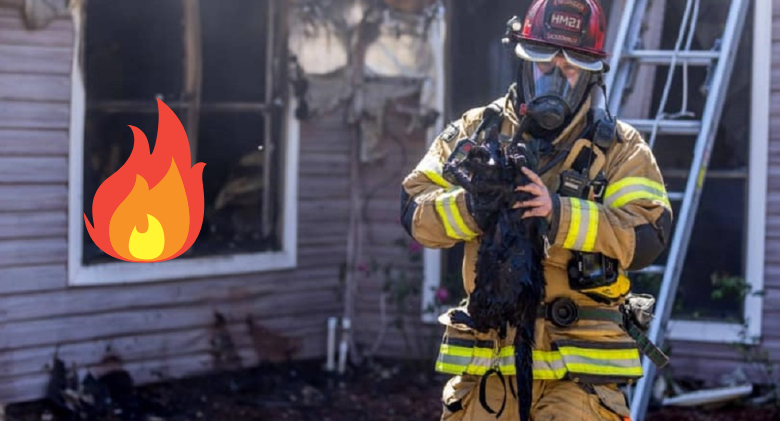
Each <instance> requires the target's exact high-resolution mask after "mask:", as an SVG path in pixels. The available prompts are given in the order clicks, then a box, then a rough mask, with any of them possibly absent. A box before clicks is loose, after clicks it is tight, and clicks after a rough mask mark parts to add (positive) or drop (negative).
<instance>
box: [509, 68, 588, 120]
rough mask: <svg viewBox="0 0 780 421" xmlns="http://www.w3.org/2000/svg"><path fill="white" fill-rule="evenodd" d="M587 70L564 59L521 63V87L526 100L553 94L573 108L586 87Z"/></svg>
mask: <svg viewBox="0 0 780 421" xmlns="http://www.w3.org/2000/svg"><path fill="white" fill-rule="evenodd" d="M589 79H590V77H589V74H588V72H586V71H584V70H581V69H579V68H576V67H574V66H571V65H570V64H568V63H566V62H565V61H564V60H553V61H551V62H547V63H529V62H525V63H524V65H523V89H524V92H525V97H526V99H527V100H529V101H531V100H533V99H534V98H540V97H544V96H555V97H558V98H560V99H561V100H563V101H564V102H566V104H567V105H568V106H569V107H570V108H571V109H575V108H576V107H577V106H578V105H579V102H580V100H581V99H582V96H583V94H584V93H585V90H586V89H587V85H588V81H589Z"/></svg>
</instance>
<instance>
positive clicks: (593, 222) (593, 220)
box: [575, 200, 599, 251]
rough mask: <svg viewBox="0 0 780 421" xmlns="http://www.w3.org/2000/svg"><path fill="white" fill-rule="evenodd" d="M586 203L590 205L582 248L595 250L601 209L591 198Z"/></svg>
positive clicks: (583, 249)
mask: <svg viewBox="0 0 780 421" xmlns="http://www.w3.org/2000/svg"><path fill="white" fill-rule="evenodd" d="M585 203H586V204H587V206H588V212H587V213H588V229H587V230H586V231H585V241H584V242H583V244H582V248H581V249H580V250H582V251H593V249H594V248H596V234H597V233H598V230H599V209H598V207H596V204H595V203H593V202H591V201H589V200H587V201H585ZM575 247H576V246H575Z"/></svg>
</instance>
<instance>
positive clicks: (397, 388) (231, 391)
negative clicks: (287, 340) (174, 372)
mask: <svg viewBox="0 0 780 421" xmlns="http://www.w3.org/2000/svg"><path fill="white" fill-rule="evenodd" d="M426 364H427V365H426ZM426 364H420V363H417V364H413V363H403V362H398V361H385V362H383V363H381V364H373V365H367V366H366V367H363V368H361V369H354V368H352V369H351V370H348V371H347V374H346V375H345V376H344V377H341V378H340V377H338V376H337V375H335V374H331V373H327V372H325V371H324V370H323V369H322V367H323V361H305V362H295V363H290V364H274V365H271V364H265V365H263V366H261V367H255V368H252V369H243V370H235V371H223V372H221V373H218V374H211V375H205V376H201V377H196V378H190V379H183V380H175V381H169V382H165V383H158V384H154V385H148V386H142V387H137V386H134V385H133V379H132V378H131V377H130V376H129V374H128V373H126V372H124V371H121V370H117V371H113V372H111V373H108V374H106V375H103V376H100V377H92V376H86V377H84V379H83V380H82V381H81V385H77V384H74V383H73V379H72V378H71V379H69V378H68V375H67V374H68V371H67V370H65V368H64V365H59V364H58V365H57V366H55V370H54V371H53V373H52V374H53V375H52V383H51V385H50V388H49V393H48V396H49V397H48V398H47V399H44V400H39V401H35V402H28V403H22V404H14V405H10V406H8V407H7V408H6V413H5V417H6V418H5V420H6V421H200V420H203V421H205V420H208V421H250V420H251V421H263V420H269V421H271V420H272V421H278V420H286V421H397V420H404V421H435V420H438V419H440V417H441V406H440V403H439V397H440V395H441V389H442V386H443V385H444V383H445V382H446V381H447V377H446V376H439V375H435V374H433V371H432V370H430V371H429V372H427V373H426V372H425V370H424V369H423V367H425V366H430V364H428V363H426ZM58 373H59V374H58ZM756 393H758V391H756ZM748 402H750V401H749V400H744V399H743V400H740V401H734V402H730V403H728V404H727V405H720V406H716V407H713V406H709V407H695V408H679V407H671V406H667V407H661V408H658V407H655V408H654V409H653V411H652V412H650V413H649V414H648V416H647V418H646V419H645V421H726V420H728V421H777V420H779V419H780V409H778V407H773V406H761V407H758V406H752V405H749V404H748Z"/></svg>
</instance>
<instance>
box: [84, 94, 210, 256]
mask: <svg viewBox="0 0 780 421" xmlns="http://www.w3.org/2000/svg"><path fill="white" fill-rule="evenodd" d="M157 108H158V111H159V124H158V127H157V142H156V144H155V147H154V153H152V154H150V153H149V141H148V140H147V139H146V136H145V135H144V133H143V132H142V131H141V130H140V129H138V128H137V127H134V126H130V128H131V129H132V130H133V137H134V141H135V142H134V144H133V152H132V153H131V154H130V158H128V160H127V162H125V164H124V165H123V166H122V167H121V168H120V169H119V170H117V172H115V173H114V174H112V175H111V177H109V178H108V179H106V181H104V182H103V184H101V185H100V188H98V190H97V193H95V198H94V200H93V203H92V218H93V219H94V222H95V225H94V227H93V226H92V224H90V222H89V219H88V218H87V215H86V214H85V215H84V222H85V223H86V224H87V231H88V232H89V236H90V237H91V238H92V241H94V242H95V244H96V245H97V246H98V247H100V249H101V250H103V251H104V252H106V253H107V254H109V255H111V256H113V257H115V258H117V259H120V260H124V261H128V262H161V261H164V260H170V259H173V258H176V257H178V256H179V255H181V254H182V253H184V252H185V251H187V250H188V249H189V248H190V247H191V246H192V244H193V243H194V242H195V239H196V238H197V237H198V234H199V233H200V228H201V225H202V224H203V179H202V178H203V167H205V165H206V164H204V163H202V162H199V163H197V164H195V165H194V166H193V167H192V168H190V159H191V158H190V143H189V141H188V140H187V133H186V132H185V131H184V127H183V126H182V124H181V122H180V121H179V119H178V118H177V117H176V114H174V113H173V111H171V109H170V108H168V106H167V105H165V103H163V102H162V101H161V100H159V99H158V100H157Z"/></svg>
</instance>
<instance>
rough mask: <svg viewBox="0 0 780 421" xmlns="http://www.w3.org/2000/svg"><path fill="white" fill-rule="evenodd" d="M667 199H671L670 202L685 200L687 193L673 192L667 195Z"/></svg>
mask: <svg viewBox="0 0 780 421" xmlns="http://www.w3.org/2000/svg"><path fill="white" fill-rule="evenodd" d="M666 197H668V198H669V200H683V197H685V193H683V192H681V191H673V192H668V193H666Z"/></svg>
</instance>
